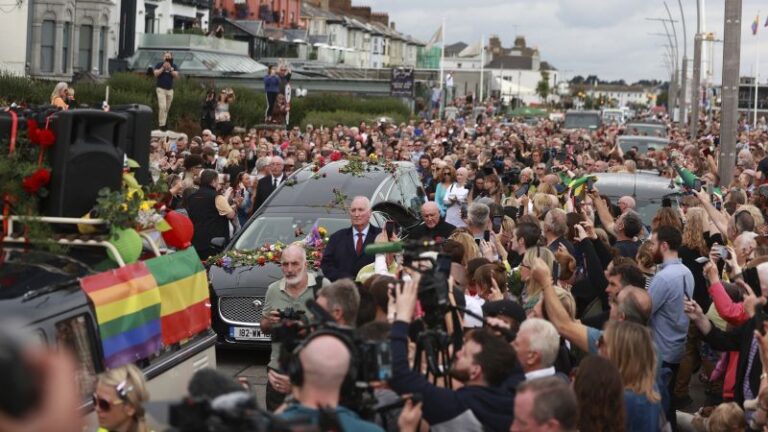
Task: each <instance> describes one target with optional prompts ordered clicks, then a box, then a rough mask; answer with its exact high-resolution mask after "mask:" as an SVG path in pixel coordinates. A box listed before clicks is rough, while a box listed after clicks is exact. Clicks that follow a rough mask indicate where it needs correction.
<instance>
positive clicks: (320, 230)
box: [317, 227, 328, 237]
mask: <svg viewBox="0 0 768 432" xmlns="http://www.w3.org/2000/svg"><path fill="white" fill-rule="evenodd" d="M317 232H318V233H319V234H320V236H322V237H325V235H326V234H328V230H327V229H325V227H320V228H318V229H317Z"/></svg>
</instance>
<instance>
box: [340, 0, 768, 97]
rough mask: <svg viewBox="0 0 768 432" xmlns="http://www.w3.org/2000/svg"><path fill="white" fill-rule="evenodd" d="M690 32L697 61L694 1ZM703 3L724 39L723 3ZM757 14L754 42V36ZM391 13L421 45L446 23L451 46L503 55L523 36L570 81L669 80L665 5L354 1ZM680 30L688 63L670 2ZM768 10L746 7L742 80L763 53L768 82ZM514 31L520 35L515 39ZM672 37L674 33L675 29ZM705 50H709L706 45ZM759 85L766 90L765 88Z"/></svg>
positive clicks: (609, 0)
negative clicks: (485, 43)
mask: <svg viewBox="0 0 768 432" xmlns="http://www.w3.org/2000/svg"><path fill="white" fill-rule="evenodd" d="M682 2H683V7H684V12H685V18H686V26H687V30H688V56H689V57H690V58H693V34H694V33H695V32H696V1H695V0H682ZM705 3H706V6H705V7H706V13H705V30H706V31H712V32H714V33H715V35H716V36H717V37H718V38H722V32H723V14H724V10H723V9H724V0H717V1H713V0H709V1H705ZM761 3H762V7H763V10H762V11H760V21H761V22H760V27H759V30H758V35H757V36H752V31H751V29H750V26H751V23H752V21H754V19H755V15H756V14H757V13H758V11H759V8H760V6H761ZM353 4H355V5H361V6H363V5H368V6H372V7H373V9H374V11H380V12H388V13H389V17H390V21H394V22H395V23H396V26H397V29H398V30H400V31H402V32H404V33H407V34H410V35H412V36H414V37H416V38H419V39H422V40H424V41H427V40H429V38H430V37H431V36H432V34H433V33H434V32H435V30H436V29H437V28H438V27H439V26H440V23H441V21H442V20H443V19H445V23H446V31H445V36H446V39H447V41H448V44H451V43H454V42H458V41H463V42H465V43H470V42H472V41H479V40H480V37H481V35H482V34H485V37H486V40H487V38H488V37H489V36H490V35H492V34H496V35H498V36H499V37H500V38H501V39H502V43H503V45H504V46H505V47H507V46H511V45H512V42H513V41H514V38H515V35H516V34H520V35H523V36H525V39H526V41H527V43H528V46H532V47H537V48H538V49H539V52H540V53H541V58H542V59H543V60H546V61H548V62H550V63H551V64H552V65H553V66H555V67H556V68H557V69H559V70H560V71H562V72H564V73H565V76H566V77H567V78H570V77H572V76H574V75H584V76H586V75H589V74H596V75H598V76H599V77H600V78H601V79H610V80H616V79H625V80H627V81H635V80H638V79H641V78H655V79H667V78H668V73H667V71H666V67H665V66H664V63H663V60H662V55H663V53H664V50H665V49H666V48H664V47H663V45H665V44H668V42H667V39H666V37H659V36H653V35H651V34H650V33H664V28H663V26H662V23H660V22H653V21H648V20H646V18H666V17H667V13H666V10H665V8H664V4H663V2H662V1H661V0H535V1H532V0H472V1H467V0H353ZM667 4H668V5H669V7H670V11H671V13H672V16H673V18H674V19H676V20H678V23H676V24H675V25H676V28H677V33H678V38H679V44H680V56H681V57H682V55H683V39H682V23H681V22H680V21H679V20H680V8H679V6H678V3H677V1H675V0H667ZM766 15H768V3H766V2H760V1H759V0H743V5H742V26H741V27H742V32H741V41H742V48H741V72H742V75H750V76H751V75H753V73H754V72H753V71H754V64H755V53H756V50H757V48H758V46H759V47H761V48H762V51H761V53H760V56H761V58H760V71H761V73H760V75H761V76H762V77H768V27H763V24H764V23H765V18H766ZM515 26H518V27H517V33H516V31H515ZM670 31H671V29H670ZM705 45H706V44H705ZM714 51H715V55H714V80H715V82H718V83H719V82H720V75H721V68H722V62H721V59H722V44H715V48H714ZM765 80H766V79H765V78H761V79H760V81H761V82H765Z"/></svg>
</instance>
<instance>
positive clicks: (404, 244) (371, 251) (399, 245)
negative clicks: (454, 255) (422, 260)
mask: <svg viewBox="0 0 768 432" xmlns="http://www.w3.org/2000/svg"><path fill="white" fill-rule="evenodd" d="M442 243H443V242H442V241H437V240H400V241H395V242H389V243H372V244H369V245H367V246H366V247H365V251H364V253H365V254H366V255H376V254H387V253H399V252H402V251H403V250H404V249H422V250H424V249H430V248H433V247H435V246H439V245H440V244H442Z"/></svg>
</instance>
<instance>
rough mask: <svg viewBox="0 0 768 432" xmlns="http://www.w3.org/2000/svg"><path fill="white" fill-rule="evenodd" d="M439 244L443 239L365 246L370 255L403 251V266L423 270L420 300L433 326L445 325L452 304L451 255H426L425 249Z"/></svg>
mask: <svg viewBox="0 0 768 432" xmlns="http://www.w3.org/2000/svg"><path fill="white" fill-rule="evenodd" d="M439 245H440V242H436V241H416V240H405V241H399V242H390V243H384V244H372V245H368V246H366V247H365V253H366V254H367V255H375V254H383V253H402V255H403V266H404V267H407V268H410V269H413V270H416V271H418V272H419V273H420V274H421V280H420V282H419V292H418V297H419V303H421V307H422V309H423V310H424V318H423V320H424V323H425V324H426V326H427V327H428V328H431V329H435V328H440V329H444V327H445V325H444V323H445V319H444V317H445V314H446V312H448V310H449V308H450V302H449V301H448V276H450V273H451V257H450V256H448V255H445V254H438V255H437V258H436V259H433V258H431V257H425V256H424V255H423V253H424V252H430V251H435V249H436V248H437V246H439ZM419 263H422V264H419Z"/></svg>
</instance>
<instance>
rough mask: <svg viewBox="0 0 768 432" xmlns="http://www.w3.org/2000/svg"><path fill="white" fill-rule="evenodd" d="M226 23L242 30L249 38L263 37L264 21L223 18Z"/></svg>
mask: <svg viewBox="0 0 768 432" xmlns="http://www.w3.org/2000/svg"><path fill="white" fill-rule="evenodd" d="M224 20H226V21H227V22H228V23H230V24H232V25H233V26H235V27H237V28H239V29H241V30H243V31H244V32H246V33H248V34H250V35H251V36H255V37H259V36H264V21H261V20H231V19H229V18H224Z"/></svg>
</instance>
